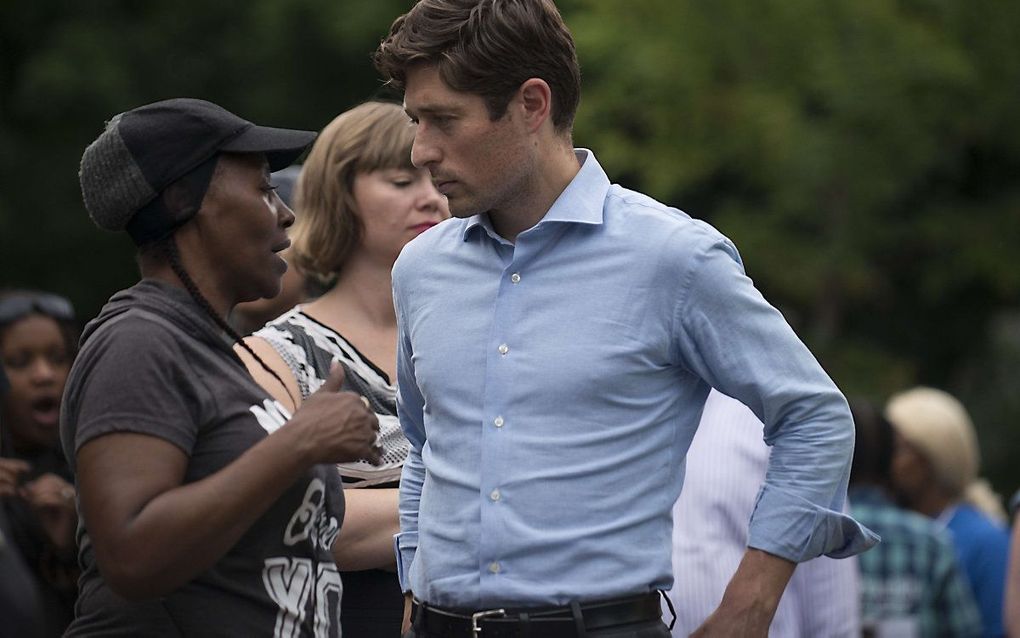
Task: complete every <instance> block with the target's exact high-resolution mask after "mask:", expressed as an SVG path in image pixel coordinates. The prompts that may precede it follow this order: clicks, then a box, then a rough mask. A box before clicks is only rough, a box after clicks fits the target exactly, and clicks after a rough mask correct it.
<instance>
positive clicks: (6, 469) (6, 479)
mask: <svg viewBox="0 0 1020 638" xmlns="http://www.w3.org/2000/svg"><path fill="white" fill-rule="evenodd" d="M31 469H32V466H31V465H29V464H28V463H27V462H25V461H22V460H21V459H7V458H0V498H3V497H8V496H16V495H17V494H18V485H19V484H20V483H21V475H22V474H24V473H25V472H28V471H29V470H31Z"/></svg>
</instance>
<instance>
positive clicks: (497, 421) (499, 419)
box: [492, 416, 503, 428]
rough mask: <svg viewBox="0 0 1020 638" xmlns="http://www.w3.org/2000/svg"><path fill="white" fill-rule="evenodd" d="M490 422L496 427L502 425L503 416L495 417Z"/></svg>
mask: <svg viewBox="0 0 1020 638" xmlns="http://www.w3.org/2000/svg"><path fill="white" fill-rule="evenodd" d="M492 423H493V425H495V426H496V427H497V428H501V427H503V417H501V416H498V417H496V418H495V419H493V421H492Z"/></svg>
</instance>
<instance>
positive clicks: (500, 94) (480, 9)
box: [374, 0, 581, 132]
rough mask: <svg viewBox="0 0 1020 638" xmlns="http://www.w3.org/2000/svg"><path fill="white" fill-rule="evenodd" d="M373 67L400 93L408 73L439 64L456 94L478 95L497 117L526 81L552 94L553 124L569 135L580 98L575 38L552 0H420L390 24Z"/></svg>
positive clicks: (445, 79) (493, 115)
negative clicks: (537, 81) (543, 86)
mask: <svg viewBox="0 0 1020 638" xmlns="http://www.w3.org/2000/svg"><path fill="white" fill-rule="evenodd" d="M374 61H375V65H376V68H377V69H378V70H379V72H380V73H381V74H382V75H383V77H385V78H386V80H387V81H388V83H389V84H390V85H392V86H394V87H395V88H397V89H399V90H402V89H403V88H404V82H405V79H406V74H407V71H408V69H410V68H412V67H415V66H419V65H431V66H435V67H436V68H437V69H438V71H439V76H440V77H441V78H442V79H443V81H444V82H445V83H446V84H447V85H448V86H449V87H450V88H452V89H454V90H455V91H463V92H466V93H472V94H475V95H479V96H481V97H482V98H483V99H484V100H485V103H486V106H487V107H488V110H489V116H490V117H491V118H492V119H493V120H496V119H499V118H500V117H503V115H504V114H505V113H506V109H507V105H508V104H509V103H510V100H511V98H512V97H513V95H514V93H515V92H516V91H517V89H519V88H520V86H521V84H523V83H524V81H525V80H528V79H529V78H540V79H542V80H545V82H546V83H547V84H548V85H549V87H550V88H551V89H552V122H553V125H554V126H555V127H556V130H557V131H560V132H563V131H569V130H570V129H571V127H572V126H573V123H574V113H575V112H576V111H577V105H578V102H579V101H580V99H581V70H580V67H579V65H578V63H577V53H576V52H575V50H574V39H573V37H572V36H571V35H570V31H569V29H567V26H566V24H564V23H563V18H562V17H561V16H560V12H559V10H558V9H557V8H556V5H554V4H553V2H552V0H421V1H420V2H418V3H417V4H416V5H414V7H413V8H412V9H411V10H410V11H409V12H407V13H406V14H404V15H402V16H400V17H399V18H397V19H396V20H395V21H394V22H393V26H392V27H391V28H390V33H389V35H388V36H387V37H386V39H385V40H383V41H382V43H381V44H380V45H379V48H378V50H377V51H376V52H375V56H374Z"/></svg>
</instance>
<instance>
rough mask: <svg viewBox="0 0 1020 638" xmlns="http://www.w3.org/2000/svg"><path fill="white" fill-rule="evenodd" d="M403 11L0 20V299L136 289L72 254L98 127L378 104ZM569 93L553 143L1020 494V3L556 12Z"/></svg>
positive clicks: (105, 241) (63, 3)
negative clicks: (934, 400)
mask: <svg viewBox="0 0 1020 638" xmlns="http://www.w3.org/2000/svg"><path fill="white" fill-rule="evenodd" d="M409 5H410V2H409V1H407V0H328V1H327V0H290V1H288V2H278V1H275V0H247V1H246V2H240V1H238V0H223V1H221V2H197V1H195V0H177V1H176V2H165V1H163V0H157V1H154V2H145V3H141V2H133V1H128V0H93V1H92V2H70V1H68V0H37V1H36V2H7V3H3V5H2V6H0V285H19V286H33V287H39V288H45V289H50V290H55V291H59V292H62V293H64V294H67V295H68V296H69V297H71V298H72V300H73V301H74V302H75V303H76V305H77V306H78V308H79V309H80V310H81V312H82V314H83V315H84V316H86V317H87V316H91V315H92V314H94V313H95V312H96V311H97V310H98V308H99V306H100V305H101V304H102V303H103V301H104V300H105V299H106V297H107V296H109V294H111V293H112V292H114V291H115V290H117V289H119V288H121V287H123V286H126V285H129V284H130V283H131V282H132V281H134V279H135V277H136V272H135V268H134V265H133V262H132V249H131V246H130V243H129V242H128V241H127V240H126V238H123V237H117V236H112V235H107V234H103V233H101V232H100V231H97V230H95V229H94V227H93V226H92V225H91V223H90V222H89V220H88V218H87V215H86V214H85V212H84V209H83V208H82V205H81V203H80V197H79V194H78V186H77V179H76V171H77V163H78V160H79V158H80V156H81V151H82V150H83V149H84V147H85V145H86V144H87V143H88V142H89V141H91V140H92V139H93V138H94V137H95V136H96V135H97V134H98V133H99V131H100V130H101V128H102V125H103V122H104V121H105V120H106V119H108V118H109V117H111V116H112V115H114V114H115V113H118V112H120V111H123V110H125V109H127V108H130V107H132V106H136V105H139V104H143V103H146V102H150V101H154V100H157V99H162V98H167V97H173V96H180V95H188V96H194V97H202V98H206V99H210V100H213V101H215V102H218V103H220V104H223V105H224V106H226V107H227V108H229V109H231V110H233V111H235V112H238V113H240V114H242V115H243V116H245V117H248V118H250V119H253V120H256V121H259V122H265V123H267V124H277V125H282V126H294V127H304V128H312V129H318V128H321V127H322V126H324V125H325V124H326V123H327V122H328V121H329V120H330V119H332V117H333V116H335V115H336V114H337V113H339V112H340V111H342V110H344V109H345V108H348V107H349V106H352V105H353V104H356V103H358V102H360V101H363V100H365V99H367V98H370V97H373V96H380V95H382V96H387V97H395V98H399V96H393V95H390V94H388V93H386V91H385V90H384V89H383V87H382V85H381V83H380V81H379V79H378V77H377V75H376V73H375V71H374V69H373V68H372V66H371V62H370V59H369V55H370V53H371V52H372V51H373V50H374V48H375V45H376V44H377V43H378V41H379V39H380V38H382V37H383V36H384V35H385V33H386V31H387V30H388V28H389V24H390V22H391V21H392V19H393V18H394V17H395V16H397V15H398V14H399V13H401V12H403V11H404V10H406V8H407V7H408V6H409ZM559 5H560V7H561V9H562V10H563V13H564V15H565V17H566V18H567V21H568V23H569V24H570V25H571V27H572V29H573V31H574V35H575V38H576V40H577V44H578V52H579V57H580V59H581V64H582V71H583V76H584V92H583V98H582V104H581V109H580V112H579V114H578V118H577V124H576V129H575V142H576V143H577V144H578V145H579V146H585V147H589V148H593V149H595V150H596V152H597V153H598V155H599V158H600V160H601V161H602V162H603V164H604V165H605V166H606V168H607V170H608V171H609V173H610V175H611V176H613V178H614V179H615V180H617V181H619V182H621V183H623V184H624V185H626V186H629V187H632V188H636V189H638V190H642V191H645V192H648V193H649V194H651V195H653V196H655V197H657V198H658V199H661V200H662V201H665V202H667V203H669V204H672V205H675V206H677V207H679V208H682V209H683V210H685V211H687V212H689V213H690V214H692V215H693V216H695V217H700V218H703V219H706V220H708V221H709V222H711V223H712V224H714V225H715V226H717V227H718V228H719V229H720V230H722V231H723V232H724V233H726V234H727V235H728V236H730V237H731V238H733V239H734V241H735V242H736V244H737V245H738V247H740V249H741V252H742V255H743V258H744V261H745V265H746V267H747V272H748V274H749V275H750V276H751V277H752V278H753V279H754V280H755V282H756V283H757V284H758V286H759V287H760V288H761V289H762V290H763V291H764V292H765V294H766V296H767V297H768V298H769V299H770V300H772V301H773V302H774V303H775V304H776V305H777V306H778V307H779V308H780V309H781V310H782V311H783V312H784V314H786V316H787V318H788V319H789V320H790V322H791V323H792V324H793V325H794V327H795V328H796V329H797V330H798V332H799V333H800V334H801V336H802V337H803V338H804V339H805V340H806V341H807V342H808V344H809V345H810V346H811V347H812V349H813V350H814V352H815V353H816V354H817V356H818V357H819V359H820V360H821V361H822V363H823V364H824V365H825V367H826V368H827V369H828V370H829V372H830V374H832V376H833V377H834V378H835V379H836V381H837V382H838V383H839V385H840V386H841V387H842V388H843V389H844V390H845V391H846V392H847V394H850V395H863V396H866V397H870V398H872V399H875V400H882V399H883V398H884V397H885V396H887V395H888V394H889V393H891V392H893V391H896V390H898V389H901V388H903V387H905V386H907V385H910V384H915V383H926V384H930V385H935V386H939V387H943V388H945V389H948V390H950V391H952V392H954V393H957V394H958V395H959V396H961V398H963V399H964V400H965V401H966V402H967V403H968V405H969V406H970V407H971V409H972V411H973V412H974V416H975V420H976V421H977V423H978V426H979V430H980V435H981V440H982V445H983V449H984V453H985V468H986V473H987V474H988V475H989V476H990V477H991V478H992V480H993V484H994V485H995V486H996V487H997V488H998V489H1000V490H1001V491H1011V490H1013V489H1015V488H1016V487H1017V486H1018V485H1020V470H1017V469H1016V466H1015V465H1014V464H1013V463H1012V458H1011V456H1012V452H1013V451H1016V450H1020V428H1017V427H1016V424H1017V423H1018V421H1020V393H1018V392H1017V391H1016V388H1017V387H1020V319H1018V314H1020V259H1017V258H1016V257H1015V254H1016V245H1017V244H1018V242H1020V181H1018V180H1017V176H1018V175H1020V121H1018V117H1020V116H1018V108H1017V105H1020V81H1018V80H1020V38H1017V37H1016V34H1018V33H1020V4H1017V3H1015V2H1010V1H1008V0H899V1H892V2H890V1H889V0H854V1H850V0H827V1H826V2H812V1H809V0H760V1H758V2H746V1H745V0H713V1H712V2H700V1H695V0H561V1H560V2H559Z"/></svg>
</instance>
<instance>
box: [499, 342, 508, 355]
mask: <svg viewBox="0 0 1020 638" xmlns="http://www.w3.org/2000/svg"><path fill="white" fill-rule="evenodd" d="M508 352H510V346H508V345H506V344H505V343H501V344H500V345H499V353H500V354H506V353H508Z"/></svg>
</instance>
